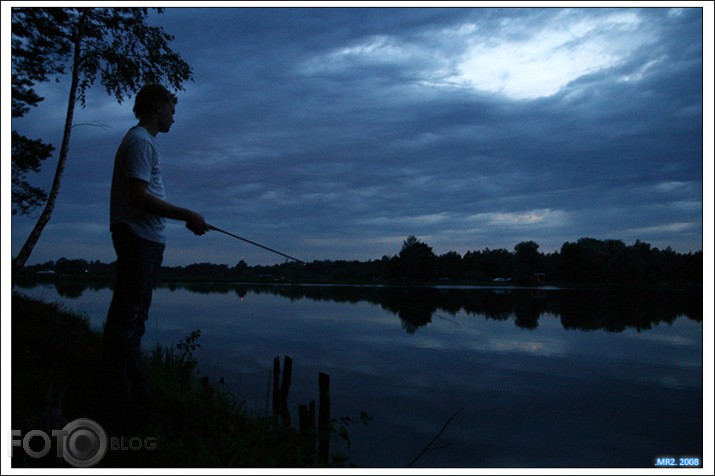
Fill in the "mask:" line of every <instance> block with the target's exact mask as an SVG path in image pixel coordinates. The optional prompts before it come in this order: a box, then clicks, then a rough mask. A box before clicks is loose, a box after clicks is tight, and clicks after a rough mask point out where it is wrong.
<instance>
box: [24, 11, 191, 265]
mask: <svg viewBox="0 0 715 476" xmlns="http://www.w3.org/2000/svg"><path fill="white" fill-rule="evenodd" d="M156 10H157V11H158V12H159V13H162V11H163V10H162V9H156ZM148 14H149V10H148V9H147V8H34V7H24V8H13V9H12V77H13V83H14V84H17V85H18V86H21V87H17V88H13V106H15V105H16V104H19V105H22V103H23V101H24V103H25V104H29V105H36V104H37V103H38V102H39V101H38V100H36V98H37V97H38V96H37V94H36V93H35V92H34V90H33V89H32V86H34V85H35V84H36V83H38V82H43V81H47V80H49V79H52V78H58V77H59V76H63V75H65V74H69V75H70V76H71V79H70V87H69V91H68V100H67V114H66V117H65V122H64V132H63V135H62V143H61V145H60V150H59V157H58V160H57V169H56V171H55V176H54V179H53V181H52V186H51V188H50V191H49V194H48V195H47V200H46V202H45V206H44V208H43V210H42V213H41V214H40V216H39V218H38V219H37V223H36V224H35V226H34V228H33V230H32V231H31V232H30V234H29V236H28V237H27V240H26V241H25V244H24V245H23V247H22V249H21V250H20V252H19V253H18V255H17V256H16V257H15V258H14V259H13V263H12V267H13V270H17V269H19V268H22V267H23V266H24V265H25V263H26V262H27V259H28V258H29V257H30V254H31V253H32V250H33V249H34V247H35V244H36V243H37V241H38V240H39V238H40V235H41V234H42V230H43V229H44V228H45V226H46V225H47V223H48V222H49V221H50V218H51V217H52V211H53V210H54V207H55V202H56V201H57V195H58V193H59V190H60V184H61V182H62V173H63V171H64V168H65V163H66V161H67V155H68V153H69V146H70V137H71V133H72V126H73V117H74V111H75V106H76V105H77V103H79V104H80V105H81V106H82V107H84V106H85V105H86V93H87V91H88V90H89V89H90V88H91V87H92V86H93V85H94V84H95V83H96V82H97V81H99V83H100V84H101V85H102V86H104V87H105V88H106V90H107V92H108V93H109V94H110V95H113V96H114V97H115V98H116V100H117V101H118V102H120V103H121V102H122V101H124V100H125V99H126V98H127V97H131V96H132V95H133V94H134V93H135V92H136V91H138V90H139V88H141V86H143V85H144V84H146V83H165V84H167V85H169V86H170V87H173V88H174V90H181V89H183V87H182V84H183V83H184V81H187V80H191V79H192V77H191V73H192V71H191V67H190V66H189V65H188V64H187V63H186V62H185V61H184V60H182V59H181V57H180V56H179V55H178V54H177V53H175V52H174V51H172V50H171V48H170V47H169V42H170V41H172V40H173V39H174V37H173V36H172V35H169V34H167V33H166V32H164V30H163V29H162V28H161V27H157V26H150V25H148V24H147V21H146V20H147V16H148ZM22 94H25V95H29V97H30V98H31V99H32V100H34V102H28V101H27V100H24V99H23V96H21V95H22ZM14 145H15V144H13V146H14ZM43 198H44V197H43Z"/></svg>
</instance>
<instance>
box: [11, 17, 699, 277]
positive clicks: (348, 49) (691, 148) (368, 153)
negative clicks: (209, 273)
mask: <svg viewBox="0 0 715 476" xmlns="http://www.w3.org/2000/svg"><path fill="white" fill-rule="evenodd" d="M152 18H153V21H154V22H156V23H157V24H160V25H162V26H163V27H164V28H165V29H166V30H167V32H169V33H171V34H173V35H175V37H176V39H175V40H174V42H173V43H172V45H173V47H174V48H175V50H176V51H177V52H179V53H180V54H181V55H182V57H184V58H185V59H186V60H187V61H188V62H189V63H190V64H191V65H192V67H193V69H194V77H195V82H193V83H187V84H186V89H185V91H184V92H181V93H180V94H179V104H178V105H177V114H176V121H177V122H176V124H175V126H174V127H173V128H172V131H171V133H170V134H168V135H160V136H159V137H158V138H157V140H158V143H159V145H160V148H161V151H162V157H163V160H164V174H165V175H164V180H165V184H166V186H167V190H168V194H169V198H170V200H173V201H174V202H176V203H177V204H179V205H182V206H187V207H190V208H194V209H196V210H197V211H199V212H201V213H203V214H204V215H205V216H206V217H207V219H208V220H209V221H210V222H212V223H214V224H215V225H216V226H219V227H221V228H225V229H227V230H230V231H234V232H237V233H239V234H243V235H245V236H247V237H249V238H250V239H254V240H256V241H259V242H261V240H264V241H266V242H267V243H268V244H269V245H270V246H272V247H275V248H276V249H285V250H286V251H287V252H289V253H290V254H292V255H296V256H300V257H301V259H305V260H311V259H361V260H366V259H374V258H379V257H381V256H382V255H384V254H395V253H397V252H399V249H400V245H401V242H402V240H404V238H405V237H406V236H408V235H410V234H414V235H416V236H418V237H419V238H420V239H422V240H423V241H425V242H427V243H428V244H429V245H430V246H433V248H434V249H435V251H437V252H446V251H450V250H456V251H460V252H465V251H467V250H470V249H481V248H483V247H486V246H488V247H491V248H507V249H512V248H513V246H514V245H515V244H516V243H518V242H520V241H523V240H535V241H537V243H539V244H540V245H541V248H540V249H541V250H544V251H546V250H556V249H559V248H560V246H561V245H562V244H563V243H564V242H566V241H575V240H577V239H578V238H580V237H583V236H593V237H596V238H614V239H626V240H630V239H636V238H638V239H641V240H643V241H653V242H654V243H653V244H654V245H656V246H660V247H665V246H672V247H673V248H674V249H677V250H680V251H686V252H687V251H690V250H696V249H699V248H700V247H701V246H702V245H701V243H702V193H703V182H702V181H703V163H702V159H703V147H702V141H703V136H702V128H703V117H702V113H703V99H702V90H703V78H702V68H703V64H702V51H703V47H702V37H701V35H700V33H701V31H702V29H701V28H700V26H701V23H702V14H701V12H700V10H698V9H692V8H685V9H682V10H681V11H680V12H679V13H678V12H673V11H669V10H666V9H648V8H646V9H637V8H636V9H622V8H606V9H591V8H588V9H586V8H583V9H582V8H575V9H560V8H544V9H542V8H529V9H511V8H508V9H507V8H447V9H439V8H405V9H381V8H360V9H358V8H344V9H342V8H338V9H332V8H324V9H323V8H320V9H307V8H276V9H263V8H250V9H247V8H228V9H223V8H180V9H173V8H169V9H167V11H166V13H165V14H164V15H158V16H157V15H154V16H153V17H152ZM64 88H66V84H63V83H60V84H59V85H48V86H47V87H45V89H43V90H42V92H43V93H44V94H46V95H47V100H46V103H45V104H43V105H42V106H40V108H45V107H46V106H47V108H46V109H42V111H41V110H40V108H38V109H37V110H36V111H33V112H31V113H30V114H29V115H28V117H27V118H25V119H23V120H22V121H19V122H17V123H16V122H15V121H13V127H15V125H16V124H17V126H18V128H22V130H23V131H25V132H26V133H27V134H28V135H30V136H37V137H47V138H51V137H52V138H57V137H60V136H61V123H62V119H61V116H62V114H63V101H64V98H65V97H66V92H65V91H64ZM40 115H42V118H43V120H41V121H40V120H38V118H39V117H40ZM97 120H101V121H103V122H104V123H107V124H108V125H109V126H110V128H109V129H100V128H97V127H81V128H76V129H75V130H74V131H73V134H74V135H73V141H72V144H71V154H70V158H69V161H68V167H67V170H66V174H65V178H64V181H63V186H62V191H61V193H60V199H59V202H58V206H57V208H56V210H55V214H54V216H53V222H55V221H57V222H61V223H71V222H77V223H105V222H106V219H107V218H106V217H107V212H106V208H107V197H108V190H107V188H108V183H109V178H110V177H111V162H112V158H113V156H114V150H115V148H116V144H118V142H119V140H120V139H121V136H122V134H123V133H124V131H126V129H127V128H128V127H130V126H131V125H132V124H133V123H134V118H133V115H132V113H131V104H130V103H124V104H122V105H117V104H115V103H114V101H113V99H112V98H110V97H107V95H106V93H105V92H104V91H103V90H102V89H101V88H100V87H98V86H97V87H96V88H95V89H93V91H92V94H91V95H90V97H88V107H87V109H85V110H82V111H81V112H80V113H79V115H78V121H81V122H92V121H97ZM52 171H53V167H52V165H48V166H47V167H45V171H43V174H42V180H44V181H45V183H47V184H49V180H50V179H51V174H52ZM39 178H40V177H38V179H39ZM30 222H31V220H27V219H25V218H23V217H14V218H13V236H12V247H13V254H14V253H16V252H17V251H16V250H18V249H19V246H20V245H21V241H22V240H23V239H24V236H23V235H24V234H25V233H24V232H25V230H27V229H28V227H29V226H30V224H31V223H30ZM678 224H680V225H678ZM686 224H687V226H686ZM179 225H180V224H179ZM678 226H680V228H678ZM99 233H100V232H99V231H96V232H93V233H90V234H86V235H84V234H83V235H82V236H78V237H76V242H78V243H79V242H85V240H86V244H87V247H86V249H92V250H96V249H98V248H99V246H96V243H98V241H97V240H99V239H100V238H101V239H106V236H104V237H101V236H99ZM636 235H638V236H636ZM50 241H51V242H53V243H60V242H63V237H60V236H59V235H56V234H55V232H53V231H52V230H51V229H48V231H47V232H46V236H43V238H42V240H41V242H40V244H39V245H38V247H37V249H36V255H34V258H33V259H38V260H43V259H56V258H57V257H58V256H51V255H53V254H56V253H57V252H58V247H55V246H54V245H53V247H52V249H51V251H50V249H49V248H45V246H46V244H47V243H48V242H50ZM103 242H105V241H103ZM204 243H206V244H204ZM209 243H210V244H209ZM221 243H222V240H221V239H219V240H218V241H208V240H207V241H205V242H204V241H201V239H199V240H198V241H197V240H196V239H195V237H193V236H191V235H190V234H187V233H186V232H185V230H183V227H182V226H176V227H173V228H171V236H170V237H169V249H171V248H172V247H174V251H167V252H168V253H170V254H169V255H167V256H168V258H167V259H168V261H167V264H172V263H174V262H176V263H181V262H186V261H197V260H198V261H203V260H204V259H203V258H204V257H205V258H206V259H207V260H208V259H209V258H210V259H212V260H217V261H218V262H229V263H231V264H233V262H234V261H235V253H234V252H233V249H234V248H232V247H229V246H228V245H226V247H225V252H222V246H223V245H222V244H221ZM223 243H225V241H223ZM234 246H235V245H234ZM74 249H75V248H71V249H68V251H67V252H68V253H69V252H70V251H74ZM255 251H256V254H254V255H252V254H251V250H246V253H247V254H249V256H248V259H249V262H253V263H255V262H262V261H266V262H269V263H270V262H275V261H272V260H273V259H274V257H272V256H268V255H265V254H261V252H260V251H259V250H255ZM107 257H109V259H111V258H112V250H111V249H108V250H106V253H104V254H103V255H102V256H101V258H102V259H106V258H107ZM88 258H92V257H88ZM251 259H253V260H254V261H251Z"/></svg>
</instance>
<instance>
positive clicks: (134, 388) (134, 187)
mask: <svg viewBox="0 0 715 476" xmlns="http://www.w3.org/2000/svg"><path fill="white" fill-rule="evenodd" d="M176 104H177V98H176V96H174V95H173V94H172V93H170V92H169V91H168V90H167V89H166V88H164V87H163V86H161V85H158V84H149V85H146V86H144V87H143V88H142V89H141V90H140V91H139V93H138V94H137V96H136V98H135V103H134V115H135V116H136V118H137V119H139V123H138V124H137V125H136V126H134V127H132V128H131V129H130V130H129V131H128V132H127V133H126V135H125V136H124V138H123V139H122V141H121V143H120V145H119V148H118V150H117V153H116V156H115V158H114V172H113V176H112V189H111V196H110V231H111V234H112V243H113V245H114V249H115V251H116V254H117V269H116V283H115V286H114V294H113V296H112V301H111V304H110V306H109V311H108V313H107V320H106V322H105V325H104V336H103V362H102V364H103V372H104V375H103V376H104V381H105V390H106V393H105V400H104V404H105V408H106V409H107V410H108V415H110V416H113V417H118V418H123V417H124V416H126V415H129V414H130V413H131V412H133V411H136V409H137V407H138V406H148V405H149V404H150V400H149V386H148V382H147V376H146V374H145V373H144V371H143V370H142V363H141V339H142V336H143V335H144V331H145V328H144V322H145V321H146V320H147V318H148V312H149V307H150V305H151V298H152V291H153V287H154V283H155V279H156V273H157V271H158V269H159V267H160V266H161V263H162V260H163V254H164V247H165V244H166V234H165V231H164V227H165V221H166V219H167V218H170V219H175V220H181V221H184V222H186V227H187V228H188V229H189V230H191V231H192V232H193V233H195V234H196V235H203V234H204V233H206V231H208V230H209V225H208V224H207V223H206V221H205V220H204V218H203V216H201V215H200V214H198V213H196V212H194V211H192V210H189V209H188V208H182V207H178V206H176V205H174V204H171V203H169V202H168V201H166V195H165V192H164V185H163V182H162V177H161V156H160V154H159V149H158V147H157V144H156V142H155V140H154V139H155V137H156V136H157V134H158V133H160V132H161V133H167V132H169V130H170V129H171V126H172V124H173V123H174V113H175V111H176Z"/></svg>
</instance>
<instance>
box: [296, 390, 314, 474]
mask: <svg viewBox="0 0 715 476" xmlns="http://www.w3.org/2000/svg"><path fill="white" fill-rule="evenodd" d="M298 421H299V425H300V426H299V430H300V436H301V438H302V441H303V445H304V446H303V447H304V448H305V454H306V455H307V457H308V458H309V460H310V461H311V463H313V462H315V400H311V401H310V403H309V404H308V405H301V406H299V407H298Z"/></svg>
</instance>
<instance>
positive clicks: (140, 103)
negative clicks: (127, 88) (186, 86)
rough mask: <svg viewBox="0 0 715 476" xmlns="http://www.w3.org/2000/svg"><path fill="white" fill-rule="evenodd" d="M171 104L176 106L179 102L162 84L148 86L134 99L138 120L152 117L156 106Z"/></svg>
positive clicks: (135, 113)
mask: <svg viewBox="0 0 715 476" xmlns="http://www.w3.org/2000/svg"><path fill="white" fill-rule="evenodd" d="M170 102H171V103H173V104H176V103H177V102H179V100H178V99H177V97H176V96H174V95H173V94H172V93H170V92H169V91H168V90H167V89H166V88H165V87H164V86H162V85H161V84H147V85H145V86H143V87H142V88H141V89H140V90H139V92H138V93H137V97H136V98H135V99H134V115H135V116H136V118H137V119H142V118H144V117H148V116H151V115H152V114H153V113H154V108H156V106H163V105H165V104H168V103H170Z"/></svg>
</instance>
